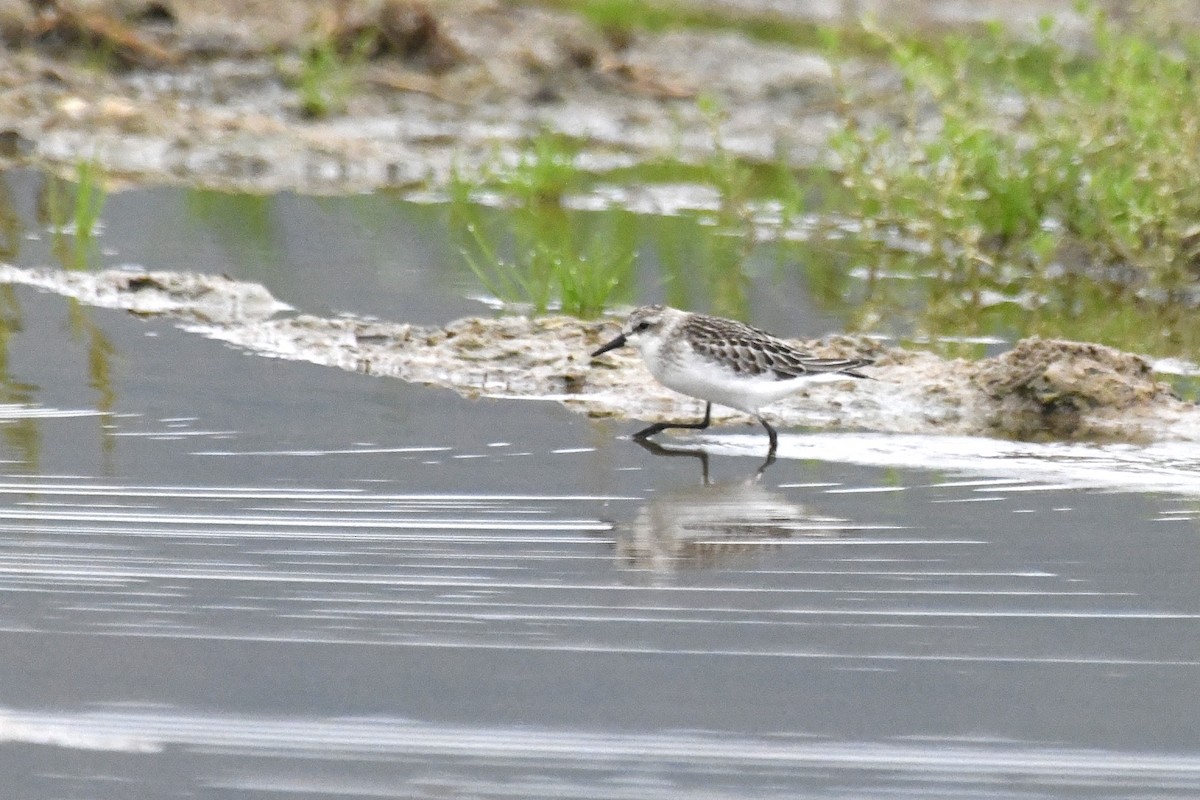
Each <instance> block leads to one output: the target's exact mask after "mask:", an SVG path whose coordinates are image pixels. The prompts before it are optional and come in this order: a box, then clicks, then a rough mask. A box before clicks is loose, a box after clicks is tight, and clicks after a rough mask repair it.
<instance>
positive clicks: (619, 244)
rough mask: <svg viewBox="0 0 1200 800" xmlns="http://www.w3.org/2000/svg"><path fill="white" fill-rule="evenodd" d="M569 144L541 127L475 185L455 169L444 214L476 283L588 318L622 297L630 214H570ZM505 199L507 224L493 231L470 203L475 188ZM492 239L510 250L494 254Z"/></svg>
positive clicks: (573, 171)
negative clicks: (519, 150)
mask: <svg viewBox="0 0 1200 800" xmlns="http://www.w3.org/2000/svg"><path fill="white" fill-rule="evenodd" d="M575 154H576V148H575V146H574V144H573V143H571V142H570V141H569V140H567V139H565V138H563V137H557V136H553V135H550V134H542V135H540V136H538V137H537V138H536V139H534V140H533V141H532V142H531V143H530V144H529V146H528V147H527V148H526V150H525V151H524V152H522V153H521V154H520V156H519V157H518V158H517V160H516V162H515V163H513V164H512V165H511V166H502V165H500V166H493V167H491V168H490V169H489V170H488V171H487V174H486V176H485V177H484V179H483V181H482V183H481V185H478V186H477V185H476V184H473V183H472V182H470V181H467V180H466V179H464V178H463V177H462V176H461V175H460V174H458V173H457V172H456V173H455V175H454V176H453V178H452V181H451V197H452V199H453V202H452V217H453V220H454V223H455V228H456V230H458V231H459V232H460V236H461V238H462V239H463V248H462V252H463V257H464V259H465V260H466V262H467V264H468V266H469V267H470V268H471V271H472V272H473V273H474V274H475V276H476V278H478V280H479V282H480V283H481V284H482V285H483V286H484V288H485V289H486V290H487V291H488V292H489V293H491V294H492V295H493V296H494V297H496V298H498V299H499V300H501V301H502V302H504V303H505V304H506V305H509V306H515V307H520V308H523V309H528V310H530V311H531V312H532V313H535V314H544V313H546V312H547V311H548V310H551V309H556V310H560V311H562V312H563V313H567V314H573V315H575V316H579V317H584V318H591V317H597V316H599V315H600V314H601V313H602V312H603V311H604V310H605V309H606V308H608V307H610V306H611V305H612V304H613V303H614V302H615V301H617V300H620V299H624V298H628V297H629V292H630V289H631V286H632V277H633V265H634V255H635V246H636V245H635V236H634V231H635V229H634V224H635V219H634V217H633V215H631V214H628V213H624V212H620V213H613V214H609V215H605V216H603V217H601V218H596V217H587V216H584V215H579V214H571V213H569V212H568V211H567V210H566V209H565V208H564V207H563V198H564V196H565V195H566V193H567V192H568V191H569V190H570V189H573V188H576V187H579V186H581V185H582V183H583V181H584V180H585V177H586V176H585V174H584V173H583V172H582V171H581V170H580V169H579V168H578V167H577V166H576V164H575ZM482 188H488V189H490V190H492V191H496V192H499V193H501V194H502V195H504V196H505V197H507V198H511V199H512V200H513V202H514V204H515V207H514V208H512V209H510V210H509V211H508V212H507V214H506V215H505V216H506V217H507V221H508V226H507V227H508V230H507V231H505V232H503V233H498V232H496V231H495V229H494V228H493V227H492V226H489V225H488V224H487V223H486V221H485V215H484V213H483V211H482V209H480V208H479V206H477V205H474V204H473V203H472V196H473V193H474V192H475V191H476V190H477V189H482ZM499 242H506V243H508V244H509V245H510V249H511V251H512V256H511V257H510V258H506V257H504V256H502V255H501V254H500V249H501V248H500V245H499V244H498V243H499Z"/></svg>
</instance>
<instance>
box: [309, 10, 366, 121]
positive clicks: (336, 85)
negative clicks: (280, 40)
mask: <svg viewBox="0 0 1200 800" xmlns="http://www.w3.org/2000/svg"><path fill="white" fill-rule="evenodd" d="M376 38H377V34H376V33H375V32H373V31H368V32H366V33H363V34H362V35H361V36H359V37H358V38H357V39H356V40H355V41H354V44H353V46H352V47H351V48H350V52H348V53H343V52H342V50H341V49H340V48H339V47H338V43H337V41H336V40H335V39H333V38H332V37H325V38H319V39H316V40H314V41H313V42H312V43H311V44H309V46H308V47H307V48H306V49H305V51H304V53H303V58H302V60H301V62H300V70H299V74H297V75H296V77H295V87H296V91H297V92H298V93H299V95H300V110H301V112H302V113H303V114H304V115H305V116H308V117H328V116H331V115H333V114H340V113H342V112H343V111H345V110H346V103H347V102H348V101H349V98H350V95H351V94H353V93H354V88H355V86H356V85H357V84H358V81H359V72H360V70H361V68H362V66H363V64H365V63H366V61H367V58H368V57H369V55H370V53H371V50H372V49H373V48H374V47H375V45H376Z"/></svg>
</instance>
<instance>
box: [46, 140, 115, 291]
mask: <svg viewBox="0 0 1200 800" xmlns="http://www.w3.org/2000/svg"><path fill="white" fill-rule="evenodd" d="M105 177H106V176H105V173H104V168H103V167H102V166H100V164H99V163H98V162H96V161H92V160H81V161H79V162H77V163H76V165H75V181H74V183H73V184H72V183H70V182H68V181H64V180H62V179H60V178H55V177H50V178H48V179H47V182H46V194H45V204H46V205H45V210H46V217H47V220H48V222H49V223H50V228H51V230H52V231H53V234H54V252H55V254H56V255H58V257H59V259H60V260H61V261H62V264H63V266H64V267H65V268H66V269H85V268H87V267H88V266H89V265H90V264H91V263H92V258H93V256H94V254H95V237H96V236H97V235H99V227H100V214H101V212H102V211H103V210H104V202H105V199H106V197H107V193H106V191H105V188H104V180H105Z"/></svg>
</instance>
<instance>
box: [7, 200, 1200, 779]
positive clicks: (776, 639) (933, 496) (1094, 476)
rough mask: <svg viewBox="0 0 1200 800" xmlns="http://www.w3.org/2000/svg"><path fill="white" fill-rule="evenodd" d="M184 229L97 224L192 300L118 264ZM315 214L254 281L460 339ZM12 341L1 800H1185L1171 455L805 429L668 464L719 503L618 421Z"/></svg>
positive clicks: (44, 312)
mask: <svg viewBox="0 0 1200 800" xmlns="http://www.w3.org/2000/svg"><path fill="white" fill-rule="evenodd" d="M139 196H141V197H142V198H143V202H141V203H140V204H139V203H138V202H137V201H138V197H139ZM146 197H149V198H150V199H149V200H146V199H145V198H146ZM168 197H171V195H169V193H168V192H167V190H158V193H155V194H149V195H140V193H136V192H135V193H131V194H130V195H127V196H125V195H118V196H116V197H114V198H111V199H110V203H111V204H112V205H110V206H109V208H108V210H107V212H106V217H107V222H108V228H107V230H106V234H105V237H106V238H105V242H104V244H105V246H107V247H110V248H111V249H112V251H113V252H111V253H110V255H109V256H108V257H109V258H112V259H115V260H117V261H120V260H122V259H125V260H139V261H141V262H142V263H145V264H146V266H148V267H152V268H159V267H183V266H184V264H183V263H182V262H183V261H184V260H185V259H184V258H183V256H182V255H181V254H182V253H184V251H185V250H186V248H185V247H182V246H181V245H179V244H178V242H176V243H174V244H172V243H167V242H164V243H163V245H162V256H161V258H162V261H163V262H169V263H160V262H159V261H151V259H153V258H154V257H155V247H154V246H153V245H152V243H150V240H149V239H147V244H145V245H143V246H139V247H136V248H135V247H133V246H132V245H125V243H124V240H119V239H118V238H117V237H116V236H115V234H114V231H117V230H124V229H132V228H134V227H138V226H148V227H149V228H151V229H158V230H162V229H164V225H165V223H164V222H163V220H161V219H159V218H157V217H156V216H155V214H156V213H157V212H158V210H159V209H165V210H167V211H166V212H164V213H169V209H171V208H172V205H171V203H170V202H168ZM174 197H175V198H176V199H178V197H177V196H174ZM117 198H124V199H123V200H121V201H120V202H118V199H117ZM361 201H362V200H361V198H360V199H358V200H357V202H361ZM332 202H333V201H321V203H316V202H311V203H310V201H303V200H297V201H296V202H295V203H293V204H292V205H291V206H289V208H290V209H291V210H290V211H289V214H290V215H291V222H290V223H289V225H290V226H294V227H290V228H288V229H289V230H297V231H311V230H314V229H315V227H314V226H317V225H318V224H320V221H321V220H324V224H325V225H327V226H329V227H328V228H327V229H322V230H323V231H324V232H323V233H322V236H320V237H317V238H315V239H312V240H309V242H310V246H309V249H307V250H304V253H305V254H304V256H303V257H298V256H297V261H298V262H300V263H301V265H303V264H305V263H308V264H312V265H313V266H312V267H311V268H309V269H305V268H303V267H302V266H301V267H300V268H298V275H296V276H293V275H292V274H291V273H290V272H287V271H285V270H282V269H281V271H280V272H279V274H277V275H274V274H265V273H264V274H260V275H257V276H255V279H258V280H262V281H263V282H264V283H266V284H267V285H268V287H269V288H271V290H272V291H273V292H274V293H275V294H277V295H279V296H281V297H283V298H284V299H285V300H288V301H289V302H292V303H294V304H296V305H298V306H300V307H301V309H302V310H319V309H314V308H312V305H315V304H317V302H318V301H317V300H316V299H315V298H316V297H319V296H325V297H326V301H325V302H326V303H327V305H328V306H329V308H331V309H334V310H341V311H350V310H354V307H355V304H356V303H357V302H358V300H359V299H360V298H366V297H371V298H373V299H372V300H371V301H370V302H371V303H376V304H377V305H376V306H375V307H370V303H368V302H366V301H364V305H365V306H367V307H366V308H364V309H363V313H377V314H383V313H385V312H387V309H386V308H384V307H383V306H386V305H388V303H389V302H390V301H391V300H395V304H396V305H397V306H398V309H397V310H393V311H392V312H389V313H388V316H389V318H394V319H406V318H408V317H407V316H406V315H408V314H409V313H410V312H412V314H413V317H414V318H416V317H417V316H419V314H420V313H423V314H425V315H426V316H427V317H431V318H435V319H433V320H432V321H443V320H444V319H448V318H450V316H452V315H453V314H455V313H477V312H478V309H477V308H476V307H473V306H472V304H471V301H469V300H465V299H463V298H462V296H461V288H460V287H459V286H458V284H456V283H455V282H454V281H453V280H451V279H449V278H445V277H444V276H443V277H438V275H437V274H436V273H435V274H433V275H432V276H431V275H430V274H428V273H423V272H420V271H417V270H415V269H413V270H408V271H405V269H404V268H403V267H401V268H399V270H398V275H399V277H397V276H396V275H390V274H387V273H386V271H384V270H382V268H379V269H378V270H376V271H375V272H372V271H371V270H365V271H356V269H355V265H356V264H360V260H359V259H360V256H361V254H359V253H355V254H353V255H350V256H340V255H338V253H339V252H340V248H341V247H342V246H343V245H344V244H345V242H346V240H347V239H348V238H353V229H354V226H352V225H341V223H339V222H338V220H339V219H340V217H339V216H338V214H337V213H336V212H335V213H332V214H329V213H328V207H327V206H325V205H324V204H325V203H332ZM122 204H124V205H122ZM392 207H393V208H397V207H398V206H396V204H394V203H393V204H392ZM134 210H136V213H137V214H138V215H139V216H137V217H136V224H135V221H134V220H131V219H129V218H127V217H126V216H125V215H126V214H130V213H134ZM410 213H411V215H413V216H408V217H406V216H404V215H400V219H399V220H398V221H396V222H395V223H394V224H393V223H389V225H388V226H387V228H386V229H387V230H396V229H399V230H408V231H410V232H411V236H413V237H415V238H419V237H420V236H427V237H436V233H437V230H436V226H434V225H433V223H432V222H429V221H428V219H427V218H425V217H422V216H421V215H424V214H431V213H432V212H431V211H430V210H429V209H424V210H422V209H421V208H420V207H417V208H414V209H410ZM285 216H287V215H285ZM414 219H418V220H419V219H426V222H425V223H421V224H417V223H416V222H413V220H414ZM406 220H407V221H406ZM405 226H408V227H405ZM297 235H298V234H297ZM379 235H384V234H379ZM165 238H166V239H171V238H172V237H165ZM279 241H280V242H282V243H283V244H284V245H285V250H284V251H283V252H285V253H296V252H299V251H300V250H303V249H304V248H300V247H295V246H294V245H291V244H289V242H291V241H292V236H291V235H288V236H283V237H282V238H280V239H279ZM319 245H320V246H319ZM39 246H40V242H39V241H31V242H29V243H28V244H27V245H26V247H25V249H24V256H23V257H27V258H35V257H37V248H38V247H39ZM322 246H327V248H328V249H321V247H322ZM347 246H349V245H347ZM430 246H431V247H432V246H434V245H430ZM288 247H295V249H291V250H289V249H286V248H288ZM414 247H416V245H414ZM389 250H390V248H382V249H381V250H379V251H378V252H380V253H383V254H384V255H380V257H379V261H377V262H372V261H371V259H370V258H366V257H362V258H361V263H366V264H370V263H375V264H376V265H377V266H378V265H379V264H383V263H385V262H386V260H387V258H389V257H391V256H388V255H386V253H387V252H389ZM403 250H404V248H399V249H398V251H397V254H396V256H395V257H396V258H397V259H399V258H400V256H399V254H398V253H399V252H400V251H403ZM214 252H216V251H215V250H213V251H210V252H206V253H204V254H198V255H197V256H196V257H197V259H198V260H203V261H204V262H205V263H206V264H208V265H209V266H210V267H214V268H215V269H216V270H217V271H228V265H225V264H222V261H221V259H220V258H216V257H215V256H214V255H213V253H214ZM291 258H292V256H291V255H287V256H285V257H282V258H281V262H284V263H285V266H286V262H289V261H290V259H291ZM147 262H150V263H147ZM231 263H232V261H231ZM321 264H338V265H339V268H340V272H336V273H332V274H331V273H330V272H329V271H328V270H324V271H322V270H321V269H318V265H321ZM192 266H193V267H199V266H201V265H200V264H196V265H192ZM372 276H374V277H372ZM239 277H247V276H245V275H240V276H239ZM388 285H391V286H392V287H393V289H392V294H390V295H384V296H383V297H381V295H380V292H381V291H382V290H381V289H380V287H385V286H388ZM326 289H328V290H329V293H326ZM418 292H424V294H423V295H420V294H414V293H418ZM385 299H386V300H387V301H388V302H385ZM0 309H2V311H3V317H4V320H5V326H4V330H5V331H6V334H5V335H6V338H5V341H4V345H5V346H4V348H3V354H4V356H5V360H4V362H3V364H0V388H2V389H3V391H4V396H3V397H2V398H0V399H2V400H3V401H4V402H5V403H6V405H0V443H2V445H3V450H2V453H0V456H2V458H3V463H2V465H0V469H2V473H0V652H2V653H3V656H0V743H2V744H0V775H3V776H4V777H5V780H4V783H5V787H6V788H5V792H4V796H5V797H12V798H81V799H82V798H88V799H89V800H91V799H96V800H108V799H109V798H112V800H118V799H119V800H129V799H130V798H176V797H178V798H185V797H187V798H197V797H198V798H206V800H207V799H210V798H211V799H213V800H215V799H216V798H244V797H255V798H259V797H263V798H266V797H272V798H275V797H277V798H334V797H337V798H342V797H346V798H356V797H364V798H365V797H405V798H409V797H414V798H426V797H428V798H434V797H438V798H442V797H454V798H459V797H470V798H614V799H618V798H619V799H620V800H627V799H632V798H636V799H638V800H640V799H641V798H656V799H657V798H679V797H689V798H771V797H780V798H783V797H787V798H794V797H819V798H826V797H830V798H832V797H871V798H878V797H920V798H928V797H955V798H958V797H1002V798H1008V797H1013V798H1035V797H1037V798H1040V797H1079V798H1110V797H1111V798H1118V797H1120V798H1124V797H1180V798H1183V797H1195V796H1197V795H1198V794H1200V747H1198V745H1197V741H1198V737H1197V722H1196V720H1197V719H1200V693H1198V692H1197V691H1196V687H1197V686H1198V685H1200V636H1198V635H1197V634H1198V633H1200V577H1198V574H1197V573H1198V567H1200V556H1198V554H1200V548H1198V547H1197V544H1198V541H1197V525H1196V517H1197V516H1198V511H1200V510H1198V507H1197V499H1196V498H1197V497H1200V465H1198V463H1197V459H1196V458H1195V455H1194V454H1193V453H1191V452H1190V450H1188V449H1187V448H1178V449H1173V450H1172V449H1169V450H1155V449H1153V448H1149V449H1146V448H1132V447H1125V448H1087V447H1075V448H1057V449H1056V448H1055V447H1053V446H1045V447H1037V446H1032V445H1031V446H1028V447H1027V448H1023V449H1019V450H1017V451H1014V450H1012V449H1006V446H1000V445H997V444H995V443H987V442H984V441H980V442H978V443H975V444H972V443H971V442H970V440H968V441H967V443H966V444H965V445H964V443H963V442H961V441H960V442H954V441H950V440H946V441H939V440H937V439H935V438H933V437H929V438H927V439H918V438H917V437H882V436H881V437H861V436H858V437H856V436H854V435H851V434H847V435H833V434H822V435H818V434H811V433H806V432H804V431H802V430H793V431H787V432H784V435H783V436H782V437H781V439H782V441H781V447H780V453H781V459H780V461H779V462H778V463H776V464H775V465H773V466H772V467H770V468H769V469H767V470H766V471H765V472H764V473H763V474H762V476H761V478H759V479H757V480H755V479H754V475H755V471H756V469H757V468H758V466H759V464H760V461H761V452H760V450H761V448H762V447H765V441H763V436H762V434H761V431H760V430H758V429H756V428H750V427H746V428H724V429H720V430H718V431H716V432H714V433H713V434H712V435H711V436H707V437H688V436H682V435H681V436H679V437H677V438H672V437H664V441H665V442H666V443H668V444H670V443H674V444H675V445H677V446H680V447H684V448H691V449H705V450H707V451H709V453H710V468H711V476H710V477H711V483H710V484H709V485H705V484H704V482H703V480H702V471H701V464H700V462H699V460H698V459H696V458H694V457H688V456H686V455H685V456H681V457H668V456H663V455H656V454H654V453H651V452H648V451H646V450H643V449H642V448H639V447H637V446H636V445H634V444H633V443H632V442H630V441H628V440H627V439H624V438H621V437H622V436H623V435H624V434H627V433H629V432H630V431H631V430H633V429H635V428H636V423H623V422H611V421H609V422H595V421H589V420H587V419H584V418H582V417H579V416H577V415H574V414H572V413H570V412H568V411H566V410H564V409H562V408H560V407H558V406H557V405H554V404H550V403H543V402H536V401H503V402H502V401H495V400H474V401H472V400H464V399H461V398H459V397H457V396H456V395H453V394H452V393H449V392H446V391H441V390H437V389H431V388H427V387H422V386H415V385H408V384H404V383H401V382H398V381H392V380H382V379H378V378H372V377H367V376H362V375H355V374H352V373H345V372H341V371H336V370H330V369H326V368H321V367H316V366H312V365H307V364H299V363H292V362H288V361H282V360H276V359H266V358H262V357H258V356H252V355H248V354H245V353H242V352H239V351H237V350H234V349H231V348H229V347H227V346H225V345H222V344H219V343H215V342H212V341H207V340H204V339H200V338H198V337H196V336H194V335H192V334H188V333H185V332H183V331H180V330H178V329H176V328H175V327H173V326H172V324H171V323H169V322H168V321H165V320H154V319H142V318H138V317H134V316H131V315H126V314H123V313H120V312H112V311H103V310H98V309H92V308H85V307H81V306H79V305H77V304H74V303H72V302H70V301H67V300H64V299H62V298H58V297H54V296H50V295H45V294H40V293H38V292H36V291H32V290H27V289H22V288H17V289H13V288H5V289H3V290H0ZM414 309H419V312H418V311H414ZM442 314H445V315H446V316H445V317H442V318H441V319H436V318H438V317H439V316H440V315H442ZM416 321H429V320H422V319H417V320H416ZM795 332H796V333H803V331H795ZM951 446H954V447H958V448H959V450H957V451H956V454H955V455H954V456H953V457H951V456H950V455H948V453H949V449H950V448H951ZM976 446H977V448H978V449H977V451H976V450H975V449H974V448H975V447H976ZM889 448H891V449H890V450H889ZM896 453H899V454H900V455H896ZM976 456H980V457H979V458H976ZM982 456H987V457H982Z"/></svg>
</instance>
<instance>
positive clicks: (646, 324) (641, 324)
mask: <svg viewBox="0 0 1200 800" xmlns="http://www.w3.org/2000/svg"><path fill="white" fill-rule="evenodd" d="M633 329H634V330H635V331H638V332H641V331H646V330H649V329H650V323H649V322H646V321H645V320H643V321H641V322H639V323H638V324H637V325H634V326H633Z"/></svg>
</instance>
